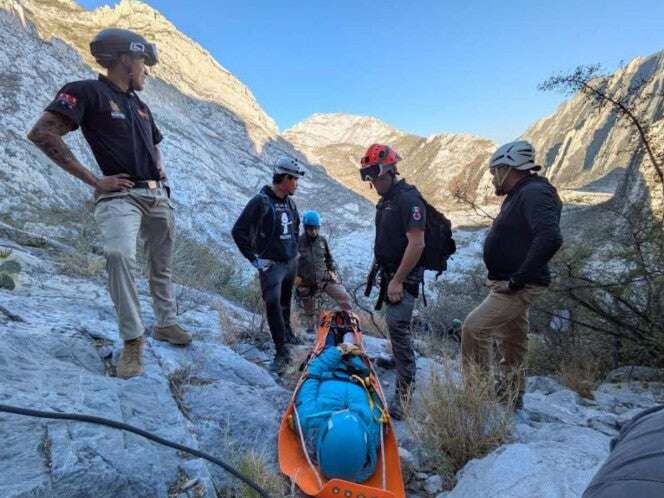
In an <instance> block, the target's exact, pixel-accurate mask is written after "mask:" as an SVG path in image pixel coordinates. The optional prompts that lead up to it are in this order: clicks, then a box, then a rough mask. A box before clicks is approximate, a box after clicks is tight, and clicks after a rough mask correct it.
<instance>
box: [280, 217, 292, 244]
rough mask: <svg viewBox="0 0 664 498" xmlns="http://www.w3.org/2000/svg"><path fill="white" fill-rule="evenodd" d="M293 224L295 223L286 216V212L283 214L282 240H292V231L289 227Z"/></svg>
mask: <svg viewBox="0 0 664 498" xmlns="http://www.w3.org/2000/svg"><path fill="white" fill-rule="evenodd" d="M292 224H293V222H292V221H291V220H290V218H289V217H288V214H286V213H285V212H284V213H281V230H282V233H281V238H282V239H290V229H289V227H290V225H292Z"/></svg>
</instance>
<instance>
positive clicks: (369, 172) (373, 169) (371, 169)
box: [360, 164, 381, 182]
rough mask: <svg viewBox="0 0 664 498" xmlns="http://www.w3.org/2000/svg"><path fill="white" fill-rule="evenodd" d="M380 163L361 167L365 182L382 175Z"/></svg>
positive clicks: (361, 175)
mask: <svg viewBox="0 0 664 498" xmlns="http://www.w3.org/2000/svg"><path fill="white" fill-rule="evenodd" d="M380 166H381V165H380V164H372V165H371V166H365V167H364V168H361V169H360V178H362V181H363V182H372V181H374V180H375V179H376V178H378V177H379V176H380V169H381V168H380Z"/></svg>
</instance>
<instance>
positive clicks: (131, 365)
mask: <svg viewBox="0 0 664 498" xmlns="http://www.w3.org/2000/svg"><path fill="white" fill-rule="evenodd" d="M144 344H145V339H144V338H143V336H140V337H137V338H136V339H132V340H131V341H125V342H124V348H122V353H121V354H120V359H119V360H118V365H117V367H116V369H115V371H116V373H117V375H118V377H121V378H123V379H129V378H131V377H136V376H137V375H141V374H142V373H143V346H144Z"/></svg>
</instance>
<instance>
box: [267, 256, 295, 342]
mask: <svg viewBox="0 0 664 498" xmlns="http://www.w3.org/2000/svg"><path fill="white" fill-rule="evenodd" d="M296 261H297V260H296V259H292V260H290V261H284V262H281V261H275V262H274V263H272V265H271V266H270V267H269V268H268V269H267V270H265V271H262V272H260V280H261V291H262V293H263V301H265V311H266V314H267V323H268V325H269V326H270V334H272V340H273V341H274V347H275V348H276V349H277V350H279V349H283V348H284V345H285V341H286V337H287V336H288V335H291V334H292V333H293V332H292V330H291V326H290V312H291V298H292V296H293V282H294V280H295V270H296V269H297V263H296Z"/></svg>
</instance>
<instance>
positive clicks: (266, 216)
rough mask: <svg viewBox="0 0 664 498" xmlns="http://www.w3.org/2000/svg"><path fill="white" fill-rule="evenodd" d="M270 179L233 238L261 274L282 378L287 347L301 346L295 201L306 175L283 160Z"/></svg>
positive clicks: (287, 358) (276, 365)
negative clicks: (295, 302) (296, 316)
mask: <svg viewBox="0 0 664 498" xmlns="http://www.w3.org/2000/svg"><path fill="white" fill-rule="evenodd" d="M272 173H273V174H272V185H265V186H264V187H263V188H262V189H261V191H260V192H259V193H258V194H257V195H255V196H254V197H252V198H251V199H250V200H249V202H248V203H247V205H246V206H245V207H244V209H243V211H242V213H241V214H240V216H239V217H238V219H237V220H236V221H235V225H233V230H232V234H233V240H234V241H235V244H236V245H237V247H238V249H239V250H240V252H241V253H242V255H243V256H244V257H245V258H247V260H248V261H249V262H250V263H251V264H252V266H253V267H254V268H256V269H257V270H258V275H259V278H260V282H261V292H262V294H263V301H264V302H265V312H266V314H267V323H268V325H269V327H270V333H271V334H272V340H273V341H274V347H275V350H276V354H275V357H274V362H273V363H272V368H273V369H274V370H276V371H277V372H282V371H283V369H284V368H285V367H286V365H287V364H288V363H289V362H290V354H289V352H288V349H287V348H286V343H290V344H299V343H300V342H301V341H300V339H299V338H298V337H297V336H296V335H295V334H294V333H293V329H292V328H291V324H290V314H291V298H292V296H293V283H294V281H295V272H296V269H297V255H298V250H297V245H298V234H299V231H300V215H299V213H298V210H297V206H296V205H295V202H294V201H293V199H291V196H292V195H293V194H295V190H297V183H298V180H299V179H300V178H302V177H303V176H304V169H303V168H302V166H301V165H300V164H299V162H298V161H297V160H296V159H293V158H291V157H282V158H280V159H279V160H277V162H276V163H275V165H274V168H273V172H272Z"/></svg>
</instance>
